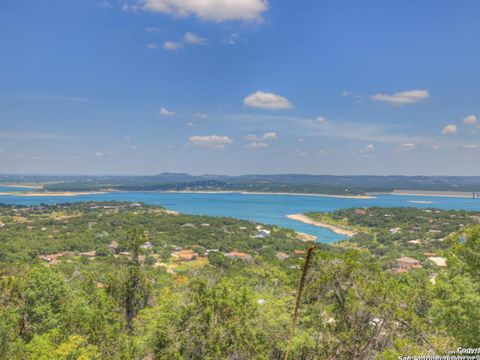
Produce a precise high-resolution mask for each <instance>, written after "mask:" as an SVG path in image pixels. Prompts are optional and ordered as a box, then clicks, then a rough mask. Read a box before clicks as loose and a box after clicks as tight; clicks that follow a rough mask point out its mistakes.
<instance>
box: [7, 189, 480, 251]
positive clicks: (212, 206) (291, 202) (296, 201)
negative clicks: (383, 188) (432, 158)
mask: <svg viewBox="0 0 480 360" xmlns="http://www.w3.org/2000/svg"><path fill="white" fill-rule="evenodd" d="M11 189H12V188H10V190H9V191H12V190H11ZM2 191H4V190H2V188H1V187H0V192H2ZM17 191H18V190H17ZM108 200H117V201H138V202H143V203H145V204H149V205H160V206H163V207H165V208H168V209H171V210H176V211H179V212H182V213H185V214H196V215H212V216H229V217H234V218H237V219H244V220H253V221H257V222H261V223H266V224H274V225H279V226H283V227H288V228H291V229H294V230H296V231H301V232H304V233H307V234H311V235H315V236H316V237H317V239H318V241H320V242H325V243H330V242H333V241H336V240H340V239H342V238H344V237H343V236H341V235H338V234H335V233H333V232H331V231H330V230H327V229H322V228H319V227H315V226H312V225H307V224H303V223H300V222H297V221H294V220H290V219H288V218H286V215H288V214H294V213H304V212H308V211H333V210H337V209H342V208H351V207H368V206H381V207H406V206H410V207H418V208H430V207H434V208H440V209H452V210H461V209H463V210H476V211H480V199H477V200H473V199H469V198H449V197H435V196H406V195H402V196H400V195H386V194H385V195H375V198H374V199H343V198H330V197H319V196H307V195H305V196H304V195H294V196H293V195H292V196H290V195H256V194H255V195H254V194H239V193H222V194H202V193H162V192H115V193H108V194H95V195H79V196H35V197H33V196H31V197H24V196H12V195H0V203H5V204H17V205H38V204H59V203H69V202H77V201H108Z"/></svg>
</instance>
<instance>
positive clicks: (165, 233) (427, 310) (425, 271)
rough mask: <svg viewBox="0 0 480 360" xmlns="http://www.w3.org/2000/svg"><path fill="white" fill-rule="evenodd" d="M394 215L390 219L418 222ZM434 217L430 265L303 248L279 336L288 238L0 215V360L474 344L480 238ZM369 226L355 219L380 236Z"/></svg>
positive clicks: (296, 243) (99, 217)
mask: <svg viewBox="0 0 480 360" xmlns="http://www.w3.org/2000/svg"><path fill="white" fill-rule="evenodd" d="M349 211H350V210H349ZM352 211H353V210H352ZM366 211H367V213H366V214H368V213H369V212H370V211H371V212H372V214H377V212H379V211H381V210H378V209H366ZM384 211H385V210H384ZM386 211H389V212H390V209H388V210H386ZM410 211H413V210H411V209H398V212H396V213H395V214H394V215H395V217H396V219H397V223H400V221H399V219H400V218H403V216H405V218H411V217H413V218H414V217H415V216H417V215H420V213H419V214H416V215H415V216H413V214H411V215H406V214H408V213H409V212H410ZM348 214H350V213H349V212H347V213H346V214H344V215H345V216H346V217H347V218H349V216H348ZM446 214H449V216H450V215H456V216H458V217H459V218H461V219H462V224H463V225H464V226H462V227H461V231H460V232H459V231H458V230H460V228H459V227H460V224H458V223H457V221H456V220H455V221H452V224H451V225H449V226H451V227H449V228H448V229H446V230H445V232H450V231H451V232H453V234H452V235H449V236H447V237H446V238H445V240H444V241H443V242H442V244H443V245H442V247H441V248H439V249H438V251H439V252H442V253H443V254H444V255H445V256H446V257H447V264H448V266H447V267H444V268H439V267H435V266H431V267H423V268H419V269H418V270H415V271H410V272H408V273H402V274H399V273H392V272H390V271H386V268H385V263H384V261H383V260H382V259H381V256H379V254H377V253H376V251H375V250H376V247H375V246H373V247H372V248H371V249H370V250H371V251H370V250H369V247H368V246H363V245H362V243H361V242H360V240H358V239H354V238H352V239H351V240H350V241H352V242H353V241H354V240H355V242H357V245H358V246H357V248H354V247H353V246H343V245H342V244H340V246H337V245H335V246H320V245H318V246H315V247H314V250H311V251H313V255H312V258H311V260H310V263H309V265H308V268H307V270H308V271H306V277H305V278H304V281H303V285H304V291H303V293H302V294H301V295H302V296H301V297H300V298H299V301H298V305H299V307H298V317H297V321H296V327H295V332H294V333H292V331H291V325H292V314H293V313H294V309H295V304H296V297H297V295H299V294H298V289H299V282H300V277H301V272H302V267H303V266H304V262H305V251H306V250H307V248H308V247H309V246H311V245H312V244H311V243H310V244H309V243H304V242H302V241H300V240H299V239H297V237H296V234H295V233H294V232H293V231H290V230H285V229H281V228H277V227H272V226H267V225H260V224H255V223H252V222H247V221H240V220H234V219H230V218H213V217H206V216H187V215H176V214H172V213H169V212H167V211H165V210H164V209H162V208H159V207H153V206H145V205H143V204H136V203H135V204H134V203H81V204H70V205H54V206H39V207H31V208H30V207H18V206H3V207H1V208H0V222H1V223H0V270H1V275H2V276H1V279H0V358H1V359H65V360H67V359H69V360H70V359H82V360H88V359H192V360H193V359H232V360H233V359H235V360H238V359H245V360H246V359H284V357H285V354H286V352H287V349H288V347H289V345H288V344H290V353H289V359H304V360H310V359H345V360H347V359H348V360H350V359H357V360H360V359H397V358H398V356H399V355H425V354H444V351H445V349H450V350H452V349H456V348H458V347H464V348H465V347H476V346H478V339H479V338H480V312H479V309H480V287H479V285H478V284H479V281H478V280H479V277H480V267H479V266H478V264H479V263H480V251H479V250H480V226H478V225H472V226H470V225H471V223H468V222H466V221H464V220H465V218H464V217H465V216H469V215H467V214H466V213H463V212H458V213H457V212H451V213H450V212H445V213H444V214H443V215H444V217H443V218H442V219H444V218H445V216H446ZM378 215H379V213H378ZM332 216H333V217H335V215H332ZM345 216H343V217H345ZM362 216H365V215H362ZM421 216H423V217H425V218H426V222H427V223H428V222H429V221H430V220H431V219H434V218H435V217H436V213H435V212H431V213H427V212H422V213H421ZM343 217H342V218H343ZM367 217H368V216H367ZM352 218H353V217H352ZM372 218H377V216H372ZM362 219H363V218H362ZM455 219H456V218H455ZM377 220H378V219H377ZM377 220H371V222H368V221H367V220H365V221H363V220H358V221H357V223H358V225H361V226H364V227H367V228H370V229H372V231H371V233H370V232H369V233H368V234H366V235H368V236H371V234H372V233H378V234H383V232H382V231H384V230H385V229H386V227H385V225H384V224H383V222H382V221H379V222H378V223H377V222H376V221H377ZM442 221H443V220H442ZM388 226H391V225H390V224H389V225H388ZM388 226H387V227H388ZM419 226H421V225H419ZM460 234H461V235H460ZM359 235H360V234H359ZM380 237H381V236H380V235H378V236H377V239H379V238H380ZM389 244H390V243H389V242H385V244H384V245H385V247H387V248H388V246H389ZM402 249H403V248H402ZM444 250H445V251H444ZM436 251H437V249H436Z"/></svg>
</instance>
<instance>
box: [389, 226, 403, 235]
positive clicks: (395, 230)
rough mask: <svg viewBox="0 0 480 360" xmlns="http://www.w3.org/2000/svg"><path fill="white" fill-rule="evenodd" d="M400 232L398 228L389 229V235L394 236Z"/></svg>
mask: <svg viewBox="0 0 480 360" xmlns="http://www.w3.org/2000/svg"><path fill="white" fill-rule="evenodd" d="M400 230H402V229H400V228H399V227H396V228H392V229H390V233H391V234H396V233H398V232H399V231H400Z"/></svg>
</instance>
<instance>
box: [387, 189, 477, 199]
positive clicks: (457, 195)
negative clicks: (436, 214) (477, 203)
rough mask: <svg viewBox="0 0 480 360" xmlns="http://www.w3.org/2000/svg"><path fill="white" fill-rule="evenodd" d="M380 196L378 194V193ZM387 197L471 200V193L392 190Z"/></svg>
mask: <svg viewBox="0 0 480 360" xmlns="http://www.w3.org/2000/svg"><path fill="white" fill-rule="evenodd" d="M379 194H380V193H379ZM384 194H388V195H400V196H432V197H450V198H462V199H472V193H471V192H449V191H420V190H419V191H418V192H417V191H416V190H394V191H392V192H389V193H384Z"/></svg>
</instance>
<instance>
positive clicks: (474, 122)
mask: <svg viewBox="0 0 480 360" xmlns="http://www.w3.org/2000/svg"><path fill="white" fill-rule="evenodd" d="M463 123H464V124H467V125H472V126H476V125H477V124H478V119H477V117H476V116H475V115H468V116H466V117H465V118H464V119H463Z"/></svg>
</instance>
